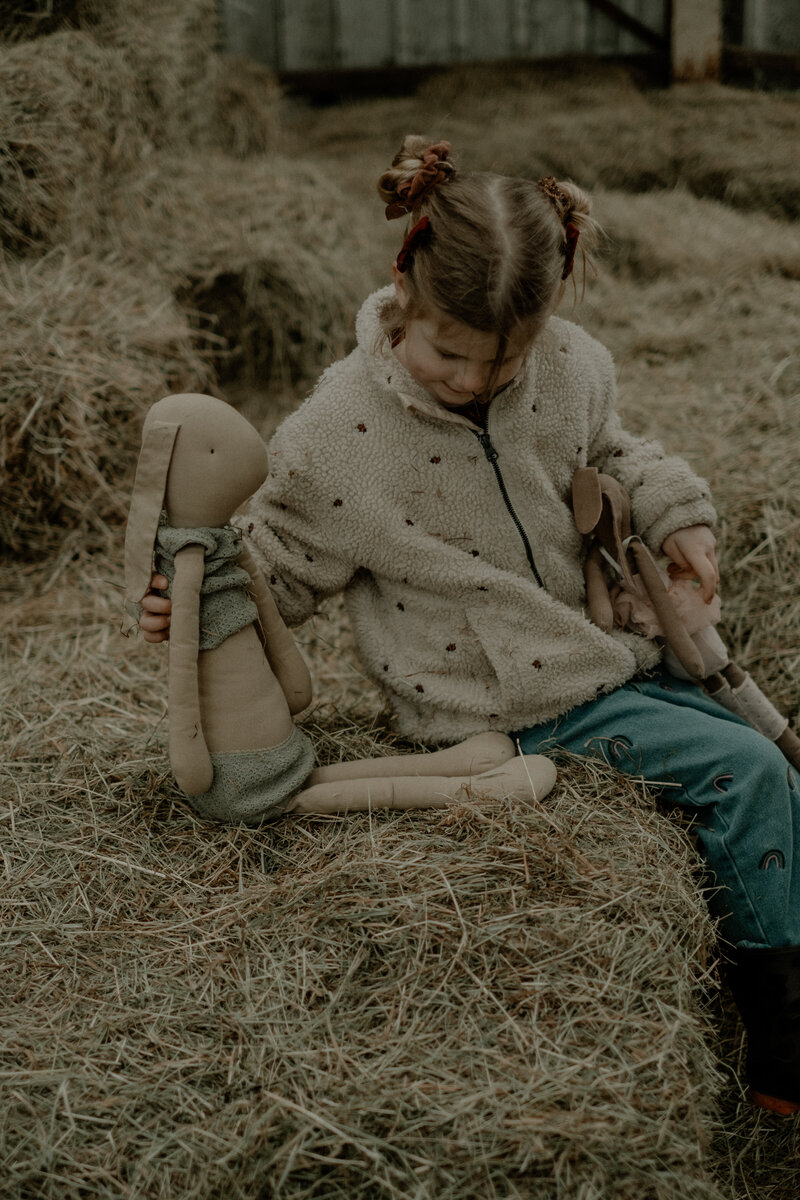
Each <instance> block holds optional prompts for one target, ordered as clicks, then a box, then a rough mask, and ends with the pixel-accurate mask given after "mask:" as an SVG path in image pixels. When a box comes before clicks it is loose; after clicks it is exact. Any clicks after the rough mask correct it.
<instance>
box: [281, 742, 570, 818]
mask: <svg viewBox="0 0 800 1200" xmlns="http://www.w3.org/2000/svg"><path fill="white" fill-rule="evenodd" d="M425 757H428V756H427V755H426V756H425ZM390 761H391V760H390ZM555 779H556V769H555V767H554V766H553V763H552V762H551V761H550V759H549V758H544V757H543V756H542V755H540V754H531V755H517V757H516V758H512V759H510V760H509V761H508V762H504V763H502V764H501V765H499V766H495V767H493V768H492V769H491V770H489V771H484V772H482V773H480V774H466V775H451V776H437V775H417V776H415V775H401V776H396V777H386V776H384V777H382V778H373V779H370V778H363V777H362V778H358V779H349V780H348V779H341V780H339V781H337V782H334V781H328V782H327V783H317V784H315V785H313V786H311V787H306V788H304V790H303V791H302V792H300V793H299V795H298V796H296V797H295V799H294V800H293V801H292V803H291V804H290V805H289V807H288V808H287V810H286V811H287V812H293V813H340V812H363V811H365V810H368V809H410V808H447V807H449V806H450V805H452V804H457V803H459V802H462V803H463V802H464V801H473V802H474V801H478V800H481V799H484V798H491V799H504V798H506V797H510V796H514V797H516V798H517V799H520V800H527V801H530V802H531V803H535V802H536V801H537V800H542V799H543V798H544V797H545V796H546V795H547V793H548V792H549V791H550V789H551V788H552V786H553V784H554V783H555Z"/></svg>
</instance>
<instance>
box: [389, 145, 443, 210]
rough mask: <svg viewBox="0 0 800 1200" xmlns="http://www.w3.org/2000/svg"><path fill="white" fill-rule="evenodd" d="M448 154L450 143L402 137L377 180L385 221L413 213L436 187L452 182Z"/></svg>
mask: <svg viewBox="0 0 800 1200" xmlns="http://www.w3.org/2000/svg"><path fill="white" fill-rule="evenodd" d="M449 155H450V143H449V142H435V143H433V144H430V143H429V142H428V140H427V138H424V137H419V136H416V135H413V134H410V135H408V136H407V137H404V138H403V142H402V145H401V146H400V149H399V150H398V152H397V154H396V155H395V156H394V158H393V159H392V165H391V167H390V168H389V170H388V171H384V173H383V175H381V177H380V179H379V180H378V193H379V195H380V196H381V199H382V200H384V201H385V202H386V219H387V220H389V221H391V220H393V219H394V218H395V217H404V216H405V215H406V213H410V212H413V211H414V209H416V208H418V207H419V206H420V205H421V204H422V203H423V202H424V201H425V200H426V199H427V198H428V197H429V196H430V195H431V193H432V192H433V191H435V189H436V188H437V187H439V186H440V185H441V184H443V183H447V181H448V180H449V179H452V177H453V175H454V174H455V166H454V165H453V163H452V162H450V161H449Z"/></svg>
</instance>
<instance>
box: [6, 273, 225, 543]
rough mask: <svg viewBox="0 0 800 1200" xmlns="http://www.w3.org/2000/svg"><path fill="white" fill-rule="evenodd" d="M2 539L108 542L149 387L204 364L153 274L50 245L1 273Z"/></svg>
mask: <svg viewBox="0 0 800 1200" xmlns="http://www.w3.org/2000/svg"><path fill="white" fill-rule="evenodd" d="M0 318H1V319H0V330H2V332H0V372H1V373H2V378H3V404H2V407H1V408H0V467H1V468H2V492H1V493H0V545H3V546H5V547H7V548H8V549H9V550H10V551H12V552H14V553H15V554H19V555H22V556H27V555H29V554H30V553H31V552H32V551H36V552H37V553H38V554H41V553H42V552H52V551H53V550H54V549H55V548H57V547H59V546H62V545H63V541H64V538H65V535H68V531H76V536H75V537H74V538H73V545H74V546H75V547H76V548H77V547H78V546H82V545H85V543H86V539H87V538H88V539H89V543H90V544H92V545H94V546H95V547H97V546H98V545H105V546H106V548H108V546H109V544H112V545H113V537H114V535H109V533H108V528H107V525H108V522H112V523H113V524H114V525H116V526H118V525H119V522H120V520H121V519H122V518H123V517H124V514H125V511H126V508H127V504H126V492H127V481H129V479H130V473H131V470H132V468H133V466H134V464H135V462H136V453H137V450H136V446H137V444H138V440H139V425H140V422H141V420H142V418H143V415H144V413H145V412H146V411H147V409H148V408H149V406H150V404H152V402H153V397H154V396H156V397H157V396H158V395H160V394H166V393H168V392H170V391H172V390H175V389H177V390H184V389H185V390H190V391H191V390H203V388H204V387H205V386H207V385H208V384H209V382H210V373H209V370H208V367H207V365H206V364H204V363H203V361H202V360H201V358H200V357H199V356H198V353H197V350H196V348H195V346H194V345H193V342H192V337H191V333H190V328H189V324H188V321H187V319H186V317H185V315H184V314H183V313H182V312H180V310H179V309H178V308H177V306H176V304H175V301H174V298H173V296H172V294H171V293H170V291H169V290H168V288H167V287H165V286H164V284H163V282H162V281H161V280H160V279H159V278H158V277H157V276H153V275H152V273H151V274H150V275H149V277H148V275H147V273H146V271H144V272H142V273H141V274H140V275H139V276H134V275H131V274H130V273H128V272H127V271H126V270H125V269H124V268H123V266H122V264H120V263H118V262H114V261H113V260H109V261H106V262H100V261H98V260H96V259H85V258H83V259H82V258H75V257H73V256H72V255H68V254H67V255H65V254H63V253H59V252H58V251H53V252H52V253H51V254H50V255H49V256H48V257H45V258H42V259H40V260H38V261H36V262H30V263H29V262H22V263H18V264H14V265H13V266H9V267H8V268H7V270H6V271H5V273H4V275H3V276H2V278H0Z"/></svg>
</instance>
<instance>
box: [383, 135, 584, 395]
mask: <svg viewBox="0 0 800 1200" xmlns="http://www.w3.org/2000/svg"><path fill="white" fill-rule="evenodd" d="M449 149H450V147H449V145H448V143H447V142H442V143H438V144H437V145H434V146H431V144H430V142H429V141H428V139H427V138H424V137H415V136H408V137H406V138H404V139H403V143H402V145H401V147H400V150H399V151H398V153H397V154H396V155H395V157H394V159H393V161H392V165H391V167H390V168H389V170H388V171H385V172H384V173H383V174H382V175H381V177H380V179H379V181H378V192H379V194H380V196H381V198H382V199H383V200H384V201H385V203H386V205H387V216H388V217H392V216H400V215H403V214H405V213H409V214H410V216H411V218H412V221H415V222H417V221H419V219H420V218H422V217H423V216H425V217H427V218H428V222H427V223H426V222H423V223H422V227H421V228H419V229H418V230H417V232H416V233H415V232H414V231H412V235H411V238H410V239H407V240H406V244H405V246H404V249H403V253H402V267H401V269H403V270H404V274H405V280H406V284H407V290H408V293H409V304H408V306H407V307H406V308H405V309H401V308H400V306H399V304H398V305H396V306H395V305H390V306H389V307H388V309H387V310H385V313H384V328H385V329H386V331H387V332H390V331H394V330H397V329H402V327H403V325H404V323H405V320H407V319H408V318H409V317H414V316H418V315H420V314H423V313H425V312H426V311H428V310H430V309H438V310H439V311H441V312H443V313H446V314H447V315H448V316H450V317H453V318H454V319H455V320H457V321H460V322H462V323H463V324H464V325H469V326H470V327H471V328H473V329H478V330H481V331H482V332H490V333H496V334H497V335H498V339H499V344H498V350H497V356H496V361H495V364H494V368H495V369H494V370H493V372H492V373H491V375H490V382H491V379H492V378H493V377H496V374H497V372H498V371H499V369H500V364H501V363H502V361H503V358H504V357H505V353H506V349H507V347H508V344H509V341H510V340H511V339H512V338H514V337H515V336H518V335H522V336H523V337H525V338H526V339H532V338H533V337H535V335H536V333H537V332H538V330H539V328H540V327H541V325H542V324H543V323H544V321H545V320H546V319H547V317H548V316H549V314H550V313H551V312H552V310H553V308H554V307H555V304H556V302H557V300H558V298H559V296H560V294H561V291H562V290H563V282H562V281H563V279H564V278H565V277H566V275H567V274H568V273H569V272H568V269H567V268H571V261H572V255H573V254H574V252H575V242H576V239H577V241H578V245H579V248H580V250H581V254H582V257H583V260H584V269H585V263H586V258H587V257H588V253H589V252H590V251H591V249H592V247H593V246H594V244H595V242H596V240H597V232H598V227H597V225H596V223H595V221H593V220H592V217H591V216H590V210H591V201H590V200H589V197H588V196H587V195H586V193H585V192H583V191H582V190H581V189H580V188H579V187H577V186H576V185H575V184H573V183H569V182H557V181H556V180H555V179H553V178H552V177H548V178H547V179H543V180H539V181H538V183H536V182H533V181H532V180H529V179H514V178H510V177H508V176H505V175H494V174H482V173H472V174H460V173H459V172H457V171H456V170H455V167H454V165H453V164H452V162H451V161H450V160H449Z"/></svg>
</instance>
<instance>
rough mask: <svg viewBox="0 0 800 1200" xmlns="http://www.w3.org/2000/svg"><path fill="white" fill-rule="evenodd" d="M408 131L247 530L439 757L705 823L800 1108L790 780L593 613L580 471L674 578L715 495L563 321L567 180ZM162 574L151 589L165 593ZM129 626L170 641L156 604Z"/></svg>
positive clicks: (709, 515)
mask: <svg viewBox="0 0 800 1200" xmlns="http://www.w3.org/2000/svg"><path fill="white" fill-rule="evenodd" d="M449 151H450V147H449V145H448V143H447V142H441V143H439V144H436V145H429V144H428V143H427V141H425V140H424V139H421V138H415V137H408V138H406V139H405V141H404V142H403V145H402V147H401V149H400V152H399V153H398V154H397V156H396V157H395V159H394V161H393V163H392V166H391V168H390V169H389V170H388V171H387V172H386V173H385V174H384V175H383V176H382V177H381V179H380V181H379V192H380V195H381V196H382V198H383V200H384V201H385V203H386V205H387V208H386V215H387V217H389V218H393V217H403V216H406V215H407V214H408V215H410V221H409V224H410V226H411V228H410V230H409V231H408V233H407V236H406V237H405V241H404V242H403V245H402V248H401V250H400V253H399V254H398V257H397V260H396V262H395V265H394V284H393V286H390V287H387V288H385V289H383V290H381V291H379V292H377V293H376V294H374V295H373V296H370V297H369V299H368V300H367V301H366V303H365V304H364V306H363V308H362V310H361V312H360V314H359V316H358V320H357V326H356V330H357V335H358V345H357V348H356V349H355V350H354V351H353V352H352V353H351V354H350V355H349V356H348V357H347V358H346V359H344V360H343V361H342V362H338V363H336V364H335V365H334V366H332V367H330V368H329V369H328V370H327V371H326V372H325V373H324V375H323V376H322V378H321V379H320V381H319V384H318V386H317V388H316V390H315V392H314V393H313V395H312V396H311V397H310V398H309V399H308V400H307V401H306V402H305V403H304V404H303V405H302V406H301V407H300V409H299V410H298V411H297V412H295V413H294V414H293V415H292V416H290V417H289V418H288V420H286V421H285V422H284V424H283V425H282V426H281V428H280V429H279V430H278V431H277V433H276V434H275V436H274V438H273V440H272V443H271V447H270V460H271V461H270V472H271V473H270V477H269V479H268V480H267V482H266V484H265V485H264V487H263V488H262V489H261V491H260V492H259V493H258V494H257V495H256V496H255V497H254V499H253V501H252V503H251V508H250V512H249V515H248V518H247V520H246V521H245V522H244V531H245V535H246V536H247V538H248V540H249V543H250V545H251V547H252V549H253V551H254V553H255V555H256V557H257V558H259V559H260V563H261V565H262V566H263V569H264V571H265V574H266V576H267V579H268V581H269V583H270V585H271V588H272V590H273V592H274V595H275V599H276V601H277V603H278V606H279V608H280V610H281V613H282V615H283V617H284V619H285V620H286V621H287V622H288V623H289V624H292V625H298V624H300V623H301V622H302V621H304V620H306V619H307V618H308V617H309V616H310V615H311V614H312V613H313V612H314V610H315V608H316V607H317V606H318V604H319V602H320V600H321V599H322V598H323V597H325V596H329V595H331V594H332V593H335V592H338V591H343V592H344V594H345V597H346V601H347V606H348V611H349V614H350V618H351V622H352V627H353V631H354V634H355V637H356V639H357V643H358V648H359V651H360V655H361V659H362V662H363V665H364V668H365V670H366V672H367V674H368V675H369V676H370V677H371V678H372V679H374V680H375V681H376V682H377V683H378V684H379V685H380V686H381V687H382V689H383V690H384V692H385V693H386V694H387V696H388V697H389V699H390V700H391V703H392V705H393V708H394V711H395V713H396V717H397V724H398V727H399V729H400V730H401V731H402V732H403V733H404V734H406V735H408V736H409V737H411V738H414V739H418V740H421V741H423V742H428V743H441V742H453V741H457V740H459V739H462V738H465V737H467V736H469V735H470V734H472V733H476V732H479V731H482V730H486V729H500V730H503V731H507V732H512V733H513V734H514V736H516V737H517V738H518V739H519V742H520V745H521V748H522V750H523V751H524V752H526V753H536V752H540V751H546V750H547V749H550V748H553V747H555V746H563V747H566V748H567V749H568V750H570V751H572V752H574V753H578V754H595V755H599V756H601V757H603V758H605V759H606V760H607V761H608V762H609V763H611V764H613V765H614V766H615V767H617V768H619V769H620V770H622V771H627V772H631V773H634V774H636V775H643V776H644V777H645V778H647V779H648V780H650V781H662V782H664V783H665V784H669V785H670V787H669V792H668V794H669V796H670V797H671V798H672V799H673V800H675V801H676V802H677V803H679V804H681V805H683V806H685V807H686V808H688V809H690V810H692V811H693V812H695V813H697V816H698V820H697V826H696V829H697V833H698V837H699V841H700V843H701V847H702V849H703V851H704V854H705V856H706V859H707V862H708V867H709V872H710V875H711V876H712V878H713V882H714V885H715V890H714V893H713V900H712V903H713V905H714V909H715V912H716V913H717V915H718V916H719V917H720V918H721V928H722V932H723V934H724V936H725V938H726V940H727V941H728V942H729V943H730V946H731V950H730V957H731V958H732V965H731V982H732V986H733V989H734V994H735V997H736V1000H737V1003H738V1005H739V1008H740V1010H741V1012H742V1016H743V1018H744V1021H745V1025H746V1027H747V1029H748V1033H749V1060H748V1065H749V1074H750V1080H751V1084H752V1087H753V1089H754V1094H755V1095H756V1098H757V1099H758V1100H759V1102H760V1103H762V1104H766V1105H768V1106H771V1107H775V1108H778V1109H781V1110H783V1111H795V1110H797V1109H800V948H799V947H798V943H800V885H799V884H798V880H797V878H796V875H797V872H796V870H795V866H794V856H793V849H794V842H795V836H796V835H795V831H794V828H793V819H794V815H795V809H797V806H798V804H800V782H799V781H798V776H797V772H795V771H794V770H793V768H791V767H789V766H787V763H786V761H785V759H784V758H783V756H782V755H781V753H780V751H778V750H777V749H776V748H775V747H774V746H773V744H772V743H771V742H769V741H768V740H767V739H766V738H764V737H762V736H761V735H760V734H758V733H756V732H755V731H754V730H752V729H751V728H750V727H749V726H747V725H745V724H743V723H742V722H741V721H739V720H738V719H737V718H736V717H733V716H732V715H731V714H729V713H728V712H727V711H726V710H724V709H722V708H721V707H719V706H718V705H717V704H716V703H715V702H714V701H712V700H711V699H709V698H707V697H706V696H705V694H704V693H703V692H702V691H701V690H700V689H699V688H698V687H695V686H693V685H689V684H685V683H683V682H681V681H679V680H677V679H675V678H673V677H672V676H668V675H666V674H664V673H661V672H660V671H659V670H658V662H659V651H658V649H657V647H656V646H655V644H654V643H653V642H651V641H649V640H647V639H645V638H643V637H640V636H638V635H636V634H632V633H625V632H622V631H621V630H614V631H613V632H612V633H610V634H609V633H604V632H603V631H601V630H600V629H599V628H598V627H597V626H595V625H593V624H592V623H591V622H590V621H589V620H588V618H587V617H586V615H585V612H584V605H585V599H586V597H585V586H584V579H583V570H582V567H583V562H582V544H581V537H580V536H579V534H578V532H577V530H576V527H575V522H574V519H573V515H572V512H571V507H570V488H571V481H572V477H573V474H574V472H575V470H576V469H577V468H578V467H586V466H595V467H597V468H599V470H600V471H602V472H605V473H608V474H610V475H613V476H615V477H616V479H618V480H619V481H620V482H621V483H622V484H623V486H624V487H625V488H626V489H627V491H628V492H629V494H630V497H631V503H632V512H633V522H634V526H635V528H636V530H637V532H638V533H639V534H640V535H641V537H642V538H643V539H644V540H645V542H646V543H647V544H648V545H649V546H650V548H651V549H652V550H653V551H655V552H659V553H663V554H664V555H665V556H666V557H667V558H669V559H670V560H671V563H672V568H671V569H672V572H673V574H676V575H678V576H682V577H685V578H695V579H697V580H698V581H699V584H700V588H701V590H702V595H703V598H704V599H705V600H706V602H710V601H711V600H712V599H713V597H714V594H715V590H716V586H717V581H718V568H717V562H716V558H715V554H714V536H713V534H712V533H711V529H710V525H711V523H712V522H713V520H714V510H713V508H712V506H711V502H710V497H709V490H708V487H707V485H706V483H705V482H704V481H703V480H701V479H699V478H697V477H696V476H695V475H694V474H693V473H692V471H691V470H690V469H689V467H688V465H687V464H686V463H685V462H683V461H682V460H681V459H679V458H674V457H668V456H667V455H666V454H665V452H664V451H663V450H662V448H661V447H660V446H659V445H658V444H657V443H655V442H651V441H644V440H642V439H639V438H635V437H632V436H630V435H629V434H627V433H626V432H625V431H624V430H623V429H622V428H621V426H620V423H619V420H618V418H617V414H616V411H615V382H614V371H613V365H612V361H611V357H610V355H609V354H608V352H607V351H606V350H605V349H604V348H603V347H602V346H600V345H599V344H598V343H597V342H596V341H594V339H592V338H591V337H590V336H589V335H588V334H586V333H585V332H583V330H582V329H580V328H579V327H578V326H576V325H574V324H571V323H570V322H568V321H564V320H562V319H560V318H558V317H556V316H554V315H553V313H554V310H555V308H556V306H557V304H558V301H559V299H560V297H561V294H562V292H563V290H564V281H565V280H566V279H567V278H568V277H569V275H570V273H571V271H572V266H573V259H574V257H575V254H576V250H581V251H582V252H584V253H585V252H587V251H588V250H590V249H591V246H592V244H593V242H594V240H595V226H594V223H593V221H592V219H591V216H590V205H589V200H588V197H587V196H586V195H585V194H584V193H583V192H582V191H580V190H579V189H578V188H576V187H575V186H574V185H572V184H570V183H559V182H556V181H555V180H554V179H552V178H548V179H544V180H540V181H539V182H538V183H534V182H530V181H528V180H524V179H511V178H505V177H501V176H498V175H492V174H472V175H469V174H461V173H460V172H457V171H456V170H455V168H454V165H453V163H452V161H451V159H450V153H449ZM164 583H165V581H163V580H162V579H161V578H160V577H155V578H154V580H153V584H154V587H156V588H158V587H163V586H164ZM144 607H145V610H146V612H145V615H144V616H143V618H142V621H141V624H142V627H143V629H144V630H145V636H146V637H147V638H148V640H150V641H159V640H163V639H164V638H165V637H166V636H167V626H168V620H169V601H168V600H166V599H164V598H162V597H159V596H156V595H153V594H151V595H149V596H148V597H146V598H145V601H144Z"/></svg>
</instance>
